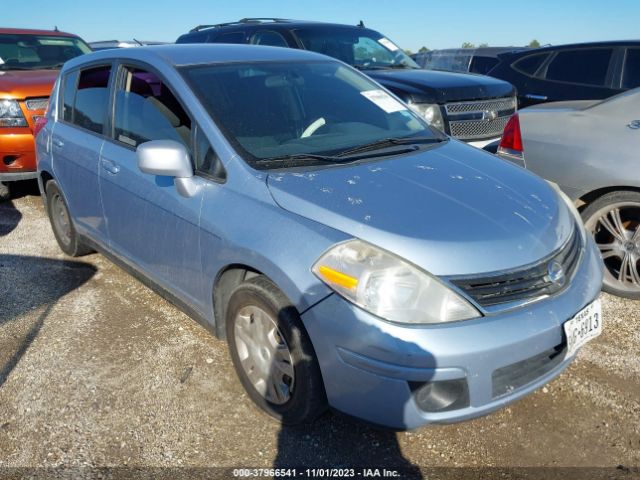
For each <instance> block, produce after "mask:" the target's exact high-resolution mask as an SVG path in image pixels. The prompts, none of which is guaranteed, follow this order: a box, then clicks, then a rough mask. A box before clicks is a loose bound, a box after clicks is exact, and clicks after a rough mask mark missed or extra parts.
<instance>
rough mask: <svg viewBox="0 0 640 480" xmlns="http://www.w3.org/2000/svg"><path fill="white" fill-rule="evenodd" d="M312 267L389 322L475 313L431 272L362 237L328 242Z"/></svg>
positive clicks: (456, 318) (467, 316) (446, 318)
mask: <svg viewBox="0 0 640 480" xmlns="http://www.w3.org/2000/svg"><path fill="white" fill-rule="evenodd" d="M313 272H314V273H315V274H316V275H317V276H318V278H320V279H321V280H322V281H323V282H324V283H326V284H327V285H328V286H329V287H331V288H332V289H333V290H334V291H335V292H337V293H338V294H340V295H342V296H343V297H344V298H346V299H347V300H349V301H350V302H352V303H354V304H356V305H358V306H359V307H360V308H362V309H364V310H366V311H368V312H370V313H372V314H374V315H377V316H378V317H381V318H383V319H385V320H389V321H390V322H397V323H404V324H434V323H445V322H455V321H459V320H468V319H471V318H478V317H480V316H481V314H480V312H478V310H476V308H474V307H473V306H472V305H471V304H470V303H469V302H468V301H467V300H465V299H464V298H463V297H462V296H460V295H458V294H457V293H456V292H454V291H453V290H451V289H450V288H449V287H447V286H446V285H445V284H444V283H442V282H441V281H440V280H438V279H437V278H436V277H434V276H432V275H430V274H428V273H427V272H425V271H423V270H421V269H419V268H417V267H415V266H413V265H411V264H410V263H408V262H406V261H404V260H402V259H401V258H398V257H396V256H395V255H392V254H391V253H389V252H386V251H384V250H381V249H379V248H377V247H374V246H372V245H369V244H368V243H365V242H363V241H362V240H350V241H348V242H345V243H341V244H338V245H336V246H334V247H333V248H331V249H330V250H329V251H328V252H327V253H325V254H324V255H323V256H322V257H321V258H320V259H319V260H318V261H317V262H316V263H315V265H314V266H313Z"/></svg>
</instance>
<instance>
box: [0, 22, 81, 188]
mask: <svg viewBox="0 0 640 480" xmlns="http://www.w3.org/2000/svg"><path fill="white" fill-rule="evenodd" d="M90 51H91V48H90V47H89V46H88V45H87V44H86V43H85V42H84V41H83V40H82V39H80V38H79V37H77V36H75V35H72V34H70V33H64V32H59V31H48V30H22V29H12V28H0V200H6V199H7V198H9V196H10V191H9V182H12V181H14V180H26V179H30V178H36V176H37V172H36V156H35V145H34V141H33V133H34V127H35V124H36V120H37V119H38V117H40V116H43V115H44V112H45V110H46V108H47V104H48V101H49V95H50V94H51V88H52V87H53V84H54V82H55V80H56V77H57V76H58V70H59V69H60V67H62V64H63V63H64V62H66V61H67V60H69V59H71V58H74V57H77V56H78V55H82V54H83V53H88V52H90Z"/></svg>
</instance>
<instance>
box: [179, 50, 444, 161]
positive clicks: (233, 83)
mask: <svg viewBox="0 0 640 480" xmlns="http://www.w3.org/2000/svg"><path fill="white" fill-rule="evenodd" d="M181 72H182V74H183V75H184V77H185V78H186V80H187V81H188V82H189V84H190V85H191V87H192V89H193V90H194V91H195V92H196V94H197V95H198V97H199V98H200V100H201V101H202V103H203V105H204V106H205V108H206V109H207V110H208V112H209V114H210V115H211V116H212V118H213V119H214V120H215V121H216V123H217V124H218V126H219V127H220V128H221V129H222V131H223V132H224V133H225V135H226V136H227V138H228V139H229V141H230V142H231V143H232V144H234V146H235V147H236V148H237V147H239V149H240V151H241V153H244V154H245V155H243V156H244V158H245V159H246V160H247V161H248V162H249V163H250V164H251V165H252V166H253V167H254V168H258V169H271V168H284V167H286V166H287V165H290V162H287V158H286V157H287V156H289V157H291V156H297V157H302V156H304V155H315V156H320V155H325V156H328V155H331V156H333V155H340V154H344V153H346V152H348V151H350V150H353V149H354V148H358V147H361V146H363V145H367V144H370V143H373V142H377V141H380V140H385V139H398V138H401V139H406V138H409V137H416V138H420V140H421V141H422V142H426V141H429V140H432V141H438V140H441V139H443V138H445V137H443V136H442V135H440V134H439V133H437V132H436V131H434V130H432V129H431V128H430V127H429V126H427V124H426V123H425V122H423V121H422V120H421V119H420V117H418V116H417V115H415V114H414V113H413V112H411V111H410V110H408V109H407V108H406V107H405V105H404V104H402V103H401V102H399V101H398V100H396V98H395V97H393V96H391V95H390V94H388V93H387V92H386V91H385V90H382V89H381V88H380V86H379V85H377V84H376V83H374V82H373V81H372V80H370V79H369V78H367V77H365V76H364V75H362V74H360V73H358V72H356V71H354V70H352V69H351V68H349V67H346V66H345V65H342V64H340V63H338V62H332V61H329V62H311V63H309V62H305V63H302V62H273V63H272V62H256V63H239V64H224V65H205V66H189V67H183V68H182V69H181ZM298 160H300V158H298ZM306 160H307V161H306V162H305V163H304V165H311V164H318V162H319V160H318V158H311V157H309V158H307V159H306ZM329 160H332V159H329ZM323 161H324V162H325V163H326V161H327V159H323Z"/></svg>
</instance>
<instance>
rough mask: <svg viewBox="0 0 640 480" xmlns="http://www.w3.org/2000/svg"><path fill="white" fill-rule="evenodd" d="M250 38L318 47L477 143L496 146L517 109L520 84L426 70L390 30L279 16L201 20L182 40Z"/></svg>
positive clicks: (237, 40)
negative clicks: (388, 33)
mask: <svg viewBox="0 0 640 480" xmlns="http://www.w3.org/2000/svg"><path fill="white" fill-rule="evenodd" d="M210 42H211V43H248V44H255V45H269V46H275V47H289V48H298V49H305V50H312V51H314V52H317V53H322V54H325V55H328V56H331V57H334V58H337V59H339V60H342V61H343V62H345V63H347V64H349V65H352V66H353V67H355V68H357V69H359V70H362V71H364V72H365V73H366V74H367V75H368V76H370V77H371V78H373V79H374V80H376V81H377V82H378V83H380V84H381V85H383V86H384V87H386V88H387V89H388V90H390V91H392V92H393V93H394V94H396V95H397V96H398V97H399V98H401V99H402V100H404V101H405V102H406V103H407V104H408V105H409V106H410V107H411V108H412V109H413V110H414V111H416V112H418V113H419V114H420V115H421V116H422V117H424V118H425V119H426V120H427V121H428V122H429V123H430V124H431V125H432V126H434V127H436V128H439V129H440V130H442V131H444V132H445V133H447V134H449V135H451V136H453V137H456V138H458V139H460V140H464V141H466V142H469V143H471V144H472V145H474V146H476V147H479V148H483V147H486V146H489V148H491V147H490V146H492V145H495V144H496V140H498V139H499V138H500V137H501V135H502V130H503V129H504V126H505V125H506V123H507V120H508V119H509V116H510V115H511V114H512V113H514V112H515V108H516V98H515V89H514V88H513V86H512V85H510V84H509V83H507V82H504V81H500V80H496V79H494V78H490V77H486V76H482V75H470V74H462V73H450V72H435V71H427V70H423V69H421V68H420V67H419V66H418V65H417V64H416V63H415V62H414V61H413V60H411V58H409V56H408V55H406V54H405V53H404V52H403V50H402V49H401V48H400V47H398V46H397V45H396V44H394V43H393V42H392V41H391V40H389V39H388V38H386V37H385V36H384V35H382V34H380V33H378V32H376V31H375V30H371V29H368V28H365V27H364V25H362V23H360V25H358V26H351V25H338V24H328V23H319V22H310V21H297V20H296V21H294V20H284V19H279V18H245V19H242V20H240V21H238V22H232V23H221V24H218V25H200V26H198V27H196V28H194V29H193V30H191V31H190V32H189V33H187V34H185V35H182V36H181V37H180V38H178V40H177V41H176V43H210Z"/></svg>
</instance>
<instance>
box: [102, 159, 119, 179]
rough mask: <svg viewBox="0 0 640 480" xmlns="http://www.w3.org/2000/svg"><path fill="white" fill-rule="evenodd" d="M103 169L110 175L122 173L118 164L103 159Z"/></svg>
mask: <svg viewBox="0 0 640 480" xmlns="http://www.w3.org/2000/svg"><path fill="white" fill-rule="evenodd" d="M100 163H101V164H102V168H103V169H104V170H106V171H107V172H109V173H112V174H114V175H115V174H116V173H118V172H119V171H120V167H119V166H118V164H117V163H116V162H112V161H111V160H106V159H104V158H103V159H102V160H101V162H100Z"/></svg>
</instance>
